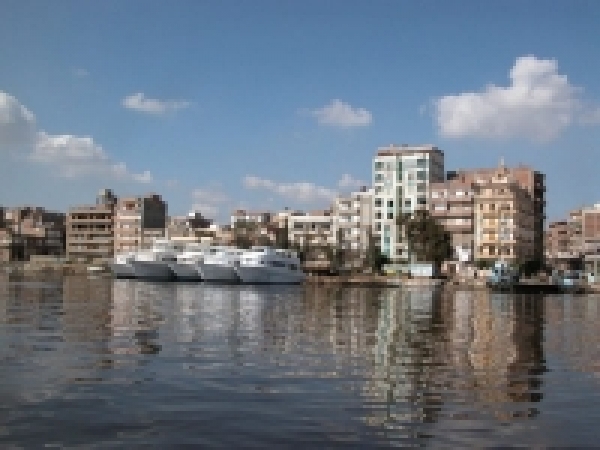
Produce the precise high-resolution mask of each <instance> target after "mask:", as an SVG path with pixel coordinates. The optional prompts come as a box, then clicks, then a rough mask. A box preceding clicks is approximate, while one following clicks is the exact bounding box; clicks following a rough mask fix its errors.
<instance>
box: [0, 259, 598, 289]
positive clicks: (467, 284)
mask: <svg viewBox="0 0 600 450" xmlns="http://www.w3.org/2000/svg"><path fill="white" fill-rule="evenodd" d="M90 268H98V270H94V271H90ZM0 273H2V274H8V275H16V276H19V275H21V276H28V277H29V276H34V275H41V276H46V275H54V276H68V275H89V276H99V277H112V274H111V271H110V269H109V267H108V266H106V265H105V264H88V263H70V262H62V261H60V262H48V261H44V262H43V263H42V262H24V261H18V262H10V263H2V264H0ZM175 282H177V281H175ZM302 284H304V285H308V286H340V287H379V288H393V287H398V288H400V287H405V288H437V287H444V288H449V289H467V290H488V291H494V289H492V288H490V287H488V286H486V283H485V280H483V279H477V278H462V279H458V278H450V279H446V278H427V277H412V278H408V277H406V276H392V275H375V274H362V275H361V274H357V275H310V274H307V276H306V278H305V280H304V282H303V283H302ZM510 291H513V292H517V293H521V292H523V293H525V292H526V293H534V292H543V293H555V292H556V293H559V292H561V289H559V287H558V286H556V285H553V284H550V283H548V282H544V281H538V280H524V281H522V282H521V283H519V285H518V286H515V287H514V288H513V289H511V290H510ZM581 291H582V292H583V293H587V294H593V293H600V283H596V284H591V285H587V286H583V288H582V289H581Z"/></svg>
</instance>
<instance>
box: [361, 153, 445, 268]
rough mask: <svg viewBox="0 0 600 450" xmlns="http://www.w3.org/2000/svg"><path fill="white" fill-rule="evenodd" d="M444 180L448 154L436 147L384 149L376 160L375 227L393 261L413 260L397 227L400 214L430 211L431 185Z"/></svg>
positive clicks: (385, 250)
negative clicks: (445, 154) (446, 155)
mask: <svg viewBox="0 0 600 450" xmlns="http://www.w3.org/2000/svg"><path fill="white" fill-rule="evenodd" d="M442 181H444V152H443V151H442V150H440V149H438V148H437V147H434V146H432V145H419V146H410V145H406V144H403V145H400V146H398V145H390V146H388V147H380V148H379V149H378V151H377V153H376V155H375V157H374V159H373V189H374V193H373V224H374V234H375V237H376V241H377V243H378V245H379V247H380V249H381V252H382V253H383V254H385V255H387V256H388V257H389V258H390V260H391V261H392V262H396V263H407V262H409V261H410V258H411V257H410V255H409V252H408V249H409V247H408V245H407V242H406V240H405V239H404V238H403V236H402V235H401V232H400V228H399V227H398V226H397V218H398V216H399V215H400V214H412V213H413V212H415V211H417V210H428V209H429V189H430V184H431V183H438V182H442Z"/></svg>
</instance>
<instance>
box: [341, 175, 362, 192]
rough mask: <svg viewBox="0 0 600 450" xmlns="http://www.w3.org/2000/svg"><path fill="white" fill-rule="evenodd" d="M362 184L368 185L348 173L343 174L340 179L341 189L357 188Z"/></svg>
mask: <svg viewBox="0 0 600 450" xmlns="http://www.w3.org/2000/svg"><path fill="white" fill-rule="evenodd" d="M362 186H367V183H366V182H364V181H362V180H358V179H356V178H354V177H352V175H350V174H348V173H345V174H343V175H342V178H341V179H340V181H338V187H339V188H340V189H357V188H360V187H362Z"/></svg>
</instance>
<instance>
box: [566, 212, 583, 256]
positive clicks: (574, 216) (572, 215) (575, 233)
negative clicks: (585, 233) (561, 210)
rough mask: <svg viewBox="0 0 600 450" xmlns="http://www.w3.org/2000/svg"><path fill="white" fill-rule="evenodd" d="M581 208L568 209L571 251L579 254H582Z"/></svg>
mask: <svg viewBox="0 0 600 450" xmlns="http://www.w3.org/2000/svg"><path fill="white" fill-rule="evenodd" d="M582 211H583V210H582V208H578V209H574V210H571V211H569V218H568V219H567V220H568V221H569V225H570V227H571V234H572V236H571V251H572V252H573V253H576V254H577V255H579V256H582V255H583V240H582V221H583V217H582Z"/></svg>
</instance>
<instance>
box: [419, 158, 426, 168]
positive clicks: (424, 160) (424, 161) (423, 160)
mask: <svg viewBox="0 0 600 450" xmlns="http://www.w3.org/2000/svg"><path fill="white" fill-rule="evenodd" d="M417 167H427V160H426V159H425V158H419V159H417Z"/></svg>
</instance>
